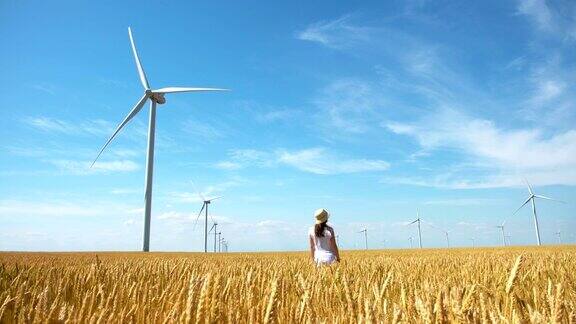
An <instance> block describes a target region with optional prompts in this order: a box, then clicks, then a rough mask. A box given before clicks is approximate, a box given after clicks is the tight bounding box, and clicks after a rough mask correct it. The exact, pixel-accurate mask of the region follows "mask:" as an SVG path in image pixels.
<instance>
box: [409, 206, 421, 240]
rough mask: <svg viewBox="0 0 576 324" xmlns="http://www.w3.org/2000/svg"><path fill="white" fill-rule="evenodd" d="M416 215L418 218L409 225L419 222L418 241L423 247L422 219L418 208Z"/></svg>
mask: <svg viewBox="0 0 576 324" xmlns="http://www.w3.org/2000/svg"><path fill="white" fill-rule="evenodd" d="M416 217H418V218H416V220H414V221H413V222H411V223H410V224H408V225H412V224H414V223H418V243H419V245H420V248H422V230H421V229H420V222H421V219H420V212H419V211H418V210H416Z"/></svg>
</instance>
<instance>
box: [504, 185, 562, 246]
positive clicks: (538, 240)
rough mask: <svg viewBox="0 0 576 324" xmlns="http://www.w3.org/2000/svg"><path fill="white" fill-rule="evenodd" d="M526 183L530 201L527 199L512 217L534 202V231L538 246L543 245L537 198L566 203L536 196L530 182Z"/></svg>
mask: <svg viewBox="0 0 576 324" xmlns="http://www.w3.org/2000/svg"><path fill="white" fill-rule="evenodd" d="M524 181H525V182H526V186H527V187H528V194H529V196H528V199H526V201H525V202H524V203H523V204H522V206H520V207H518V209H516V211H515V212H514V213H513V214H512V215H515V214H516V213H517V212H518V211H519V210H520V209H522V207H524V205H526V204H527V203H528V202H532V214H533V215H534V230H535V231H536V241H537V242H538V245H541V242H540V229H539V228H538V217H537V216H536V203H535V200H536V198H540V199H546V200H552V201H557V202H561V203H564V202H563V201H561V200H557V199H552V198H548V197H544V196H540V195H536V194H534V191H532V187H531V186H530V184H529V183H528V180H526V179H524Z"/></svg>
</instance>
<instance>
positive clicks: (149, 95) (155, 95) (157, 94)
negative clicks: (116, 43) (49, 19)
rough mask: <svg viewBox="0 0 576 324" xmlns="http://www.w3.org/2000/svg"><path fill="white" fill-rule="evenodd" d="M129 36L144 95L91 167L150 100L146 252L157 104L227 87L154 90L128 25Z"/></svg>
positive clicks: (145, 219) (145, 250) (146, 247)
mask: <svg viewBox="0 0 576 324" xmlns="http://www.w3.org/2000/svg"><path fill="white" fill-rule="evenodd" d="M128 36H129V37H130V44H131V46H132V52H133V54H134V60H135V61H136V68H137V69H138V75H139V76H140V82H141V83H142V86H143V87H144V95H143V96H142V97H141V98H140V100H139V101H138V102H137V103H136V105H135V106H134V107H133V108H132V110H131V111H130V112H129V113H128V115H126V117H125V118H124V120H123V121H122V122H121V123H120V124H119V125H118V127H117V128H116V130H115V131H114V133H112V136H110V138H109V139H108V141H107V142H106V144H104V146H103V147H102V149H101V150H100V152H98V155H97V156H96V158H95V159H94V161H93V162H92V165H90V167H91V168H92V167H93V166H94V164H95V163H96V161H97V160H98V158H99V157H100V155H101V154H102V152H103V151H104V149H105V148H106V147H107V146H108V144H110V142H111V141H112V140H113V139H114V137H116V135H117V134H118V133H119V132H120V130H122V128H123V127H124V126H125V125H126V124H128V122H130V120H131V119H132V118H134V116H136V115H137V114H138V113H139V112H140V110H141V109H142V107H144V104H145V103H146V102H147V101H148V100H150V115H149V119H148V150H147V154H146V178H145V190H144V244H143V247H142V250H143V251H144V252H148V251H150V219H151V212H152V178H153V175H154V138H155V134H156V104H159V105H162V104H164V103H166V99H165V98H164V95H165V94H167V93H179V92H198V91H224V90H226V89H218V88H182V87H167V88H160V89H156V90H152V89H151V88H150V85H149V84H148V79H146V73H144V68H143V67H142V63H141V62H140V58H139V57H138V53H137V51H136V45H135V44H134V38H133V37H132V30H131V29H130V27H128Z"/></svg>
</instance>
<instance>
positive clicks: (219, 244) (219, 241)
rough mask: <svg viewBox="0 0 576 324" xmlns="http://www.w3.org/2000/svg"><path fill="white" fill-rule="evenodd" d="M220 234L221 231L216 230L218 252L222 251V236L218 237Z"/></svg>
mask: <svg viewBox="0 0 576 324" xmlns="http://www.w3.org/2000/svg"><path fill="white" fill-rule="evenodd" d="M221 235H222V232H218V252H222V248H221V244H222V240H223V238H221V237H220V236H221Z"/></svg>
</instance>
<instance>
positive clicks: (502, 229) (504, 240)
mask: <svg viewBox="0 0 576 324" xmlns="http://www.w3.org/2000/svg"><path fill="white" fill-rule="evenodd" d="M504 224H506V221H504V222H503V223H502V225H498V226H496V227H497V228H499V229H500V230H501V231H502V246H506V235H505V234H504Z"/></svg>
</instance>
